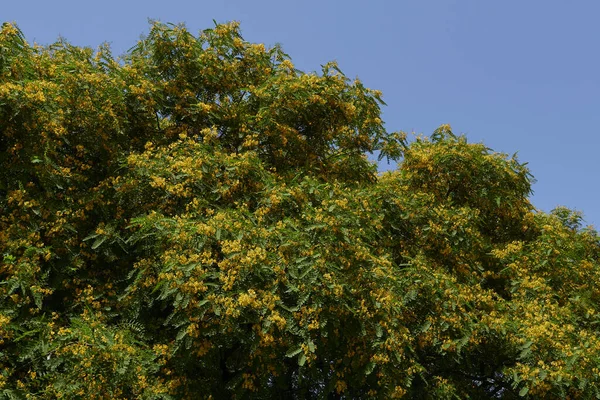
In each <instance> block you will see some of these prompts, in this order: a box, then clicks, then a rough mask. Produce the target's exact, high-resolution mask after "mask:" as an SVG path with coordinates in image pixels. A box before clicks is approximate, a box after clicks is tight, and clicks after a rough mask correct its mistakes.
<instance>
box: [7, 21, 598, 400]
mask: <svg viewBox="0 0 600 400" xmlns="http://www.w3.org/2000/svg"><path fill="white" fill-rule="evenodd" d="M381 104H383V102H382V100H381V93H380V92H378V91H373V90H370V89H367V88H365V87H364V86H363V85H362V83H361V82H360V81H359V80H354V81H351V80H349V79H348V78H346V77H345V76H344V74H343V73H342V72H341V71H340V70H339V68H338V67H337V65H336V64H335V63H329V64H326V65H325V66H324V67H323V70H322V72H321V73H319V74H317V73H303V72H301V71H298V70H296V69H295V68H294V66H293V64H292V62H291V60H290V58H289V57H288V56H287V55H286V54H285V53H283V52H282V50H281V49H280V48H279V47H274V48H271V49H267V48H265V47H264V45H262V44H252V43H248V42H246V41H245V40H244V39H243V38H242V36H241V35H240V32H239V28H238V26H237V25H236V24H234V23H231V24H223V25H216V26H215V28H213V29H207V30H205V31H203V32H201V33H200V34H199V35H198V36H197V37H196V36H193V35H192V34H190V33H189V32H188V31H187V30H186V29H185V27H183V26H174V25H165V24H161V23H154V24H153V25H152V27H151V30H150V33H149V34H148V35H147V36H146V37H145V38H143V39H142V40H140V42H139V43H138V44H137V45H136V46H135V47H133V48H132V49H131V50H130V51H129V52H128V53H127V54H126V55H125V56H124V57H123V58H122V59H115V58H113V57H112V55H111V53H110V49H109V48H108V47H107V46H101V47H100V48H99V49H98V50H96V51H93V50H91V49H89V48H79V47H75V46H72V45H70V44H68V43H67V42H65V41H59V42H57V43H55V44H52V45H50V46H45V47H40V46H32V45H29V44H28V43H27V42H26V41H25V39H24V36H23V34H22V33H21V32H20V31H19V30H18V28H17V27H16V26H15V25H12V24H4V25H3V26H2V30H1V32H0V169H1V170H2V171H3V174H2V175H1V176H0V208H1V210H2V213H1V215H0V253H1V254H2V261H1V263H0V367H1V368H0V398H7V399H10V398H42V399H45V398H47V399H54V398H90V399H94V398H97V399H105V398H106V399H109V398H110V399H117V398H122V399H126V398H127V399H129V398H143V399H155V398H157V399H158V398H164V399H178V398H211V397H212V398H232V397H233V398H239V399H241V398H286V399H288V398H291V399H294V398H295V399H305V398H394V397H403V396H404V397H405V398H486V397H491V398H508V399H510V398H518V397H548V398H553V397H554V398H564V397H571V398H591V397H600V389H599V388H600V381H599V380H600V378H599V377H600V371H599V370H598V368H599V365H600V339H598V338H599V337H600V336H599V335H598V329H599V328H598V323H599V322H600V320H599V319H598V318H599V317H598V315H599V311H600V310H599V309H598V308H599V307H598V304H599V300H600V299H599V297H600V296H599V295H600V292H599V289H598V288H599V287H600V266H599V257H600V247H599V243H600V242H599V240H598V235H597V233H596V232H595V231H594V230H592V229H590V228H583V227H582V226H581V216H580V215H578V214H577V213H574V212H572V211H570V210H568V209H565V208H558V209H556V210H555V211H553V212H552V213H550V214H546V213H542V212H538V211H536V210H535V209H534V208H533V206H532V205H531V204H530V202H529V200H528V196H529V194H530V192H531V188H530V185H531V180H532V177H531V176H530V174H529V172H528V170H527V168H526V166H525V165H524V164H521V163H519V162H518V161H517V160H516V159H515V158H514V157H512V158H509V157H507V156H506V155H504V154H498V153H495V152H493V151H492V150H491V149H489V148H487V147H485V146H484V145H482V144H471V143H468V142H467V140H466V139H465V138H464V137H457V136H455V135H454V134H453V133H452V132H451V130H450V127H449V126H447V125H444V126H442V127H440V128H439V129H438V130H436V131H435V132H434V133H433V134H432V135H431V137H429V138H427V137H418V138H416V139H415V140H414V141H412V142H411V143H409V142H408V141H407V140H406V135H405V134H404V133H402V132H396V133H388V132H387V131H386V130H385V129H384V127H383V122H382V121H381V119H380V105H381ZM371 152H379V153H380V154H381V156H382V157H388V158H391V159H393V160H396V161H398V168H397V169H396V170H395V171H393V172H388V173H384V174H379V175H378V174H377V170H376V165H375V164H373V163H372V162H370V161H369V160H368V159H367V158H366V156H365V154H366V153H371Z"/></svg>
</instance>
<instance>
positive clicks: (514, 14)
mask: <svg viewBox="0 0 600 400" xmlns="http://www.w3.org/2000/svg"><path fill="white" fill-rule="evenodd" d="M3 3H4V4H2V9H1V11H0V16H1V18H0V20H3V21H15V22H17V24H18V25H19V26H20V28H21V29H22V30H23V31H24V33H25V35H26V36H27V38H28V39H29V40H30V41H36V42H38V43H40V44H48V43H51V42H53V41H54V40H55V39H56V38H57V37H58V36H59V35H61V36H63V37H65V38H66V39H67V40H69V41H70V42H71V43H73V44H75V45H82V46H84V45H85V46H92V47H96V46H97V45H99V44H100V43H102V42H105V41H106V42H109V43H110V44H111V45H112V48H113V50H114V53H115V54H121V53H123V52H124V51H126V50H127V49H128V48H130V47H131V46H133V45H134V44H135V42H136V40H137V39H138V38H139V36H140V34H143V33H146V32H147V31H148V27H149V25H148V18H152V19H158V20H161V21H163V22H174V23H178V22H185V23H186V24H187V26H188V28H190V30H191V31H192V32H198V31H199V30H201V29H204V28H208V27H211V26H212V25H213V23H212V20H213V19H215V20H217V21H218V22H225V21H230V20H238V21H240V22H241V24H242V25H241V27H242V32H243V34H244V37H245V38H246V39H247V40H250V41H253V42H262V43H265V44H267V45H272V44H275V43H281V44H282V45H283V47H284V50H285V51H286V52H287V53H288V54H290V56H291V57H292V60H293V62H294V63H295V65H296V66H297V67H298V68H300V69H302V70H306V71H313V70H319V69H320V65H321V64H323V63H325V62H327V61H329V60H337V61H338V63H339V65H340V67H341V69H342V70H343V71H344V72H345V73H346V75H348V76H349V77H355V76H358V77H360V78H361V79H362V80H363V81H364V82H365V84H366V85H367V86H368V87H371V88H373V89H380V90H382V91H383V93H384V100H385V101H386V102H387V104H388V107H386V108H385V109H384V120H385V121H386V126H387V128H388V129H389V130H405V131H413V130H414V131H416V132H420V133H426V134H429V133H431V132H432V131H433V130H434V129H435V128H436V127H437V126H438V125H440V124H442V123H450V124H451V125H452V127H453V130H454V131H455V132H457V133H465V134H467V136H468V138H469V140H470V141H473V142H480V141H483V142H484V143H485V144H486V145H488V146H489V147H492V148H493V149H494V150H497V151H502V152H506V153H510V154H512V153H514V152H518V154H519V159H520V160H521V161H526V162H528V163H529V167H530V168H531V170H532V173H533V174H534V176H535V178H536V179H537V183H536V184H535V185H534V190H535V194H534V196H533V203H534V205H535V206H536V207H538V208H539V209H542V210H544V211H549V210H550V209H552V208H554V207H555V206H557V205H564V206H567V207H569V208H575V209H578V210H580V211H583V212H584V215H585V217H586V221H587V222H588V223H590V224H594V225H596V226H600V225H599V224H600V205H599V204H598V202H597V200H596V199H597V198H598V197H599V195H600V186H599V181H600V179H599V174H600V161H599V158H598V156H597V155H598V147H599V146H600V136H599V135H598V133H599V132H598V128H599V127H600V52H599V51H598V40H599V39H600V24H599V23H598V18H599V16H600V2H598V1H597V0H596V1H592V0H589V1H584V0H579V1H573V2H567V1H554V0H546V1H542V0H529V1H516V0H505V1H484V0H453V1H450V0H448V1H441V0H436V1H433V0H432V1H426V0H413V1H402V0H387V1H377V0H369V1H367V0H363V1H354V0H345V1H342V0H338V1H328V0H320V1H314V0H308V1H307V0H304V1H285V0H279V1H260V0H254V1H249V0H226V1H217V0H212V1H200V0H195V1H192V0H188V1H183V0H171V1H154V0H148V1H137V0H135V1H134V0H131V1H130V0H120V1H115V0H104V1H101V2H91V1H81V0H77V1H75V0H71V1H67V0H53V1H42V0H38V1H5V2H3ZM381 167H382V168H386V166H381Z"/></svg>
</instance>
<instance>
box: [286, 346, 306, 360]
mask: <svg viewBox="0 0 600 400" xmlns="http://www.w3.org/2000/svg"><path fill="white" fill-rule="evenodd" d="M301 351H302V347H300V346H297V347H291V348H290V349H289V350H288V351H287V352H286V353H285V356H286V357H290V358H291V357H294V356H295V355H297V354H298V353H300V352H301Z"/></svg>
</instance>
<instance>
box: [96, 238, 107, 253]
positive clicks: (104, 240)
mask: <svg viewBox="0 0 600 400" xmlns="http://www.w3.org/2000/svg"><path fill="white" fill-rule="evenodd" d="M106 239H108V236H100V237H98V238H96V240H94V243H93V244H92V250H96V249H97V248H98V247H100V246H101V245H102V243H104V242H106Z"/></svg>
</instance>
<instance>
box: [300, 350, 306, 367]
mask: <svg viewBox="0 0 600 400" xmlns="http://www.w3.org/2000/svg"><path fill="white" fill-rule="evenodd" d="M305 362H306V355H305V354H304V353H302V354H300V357H298V365H299V366H303V365H304V363H305Z"/></svg>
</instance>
